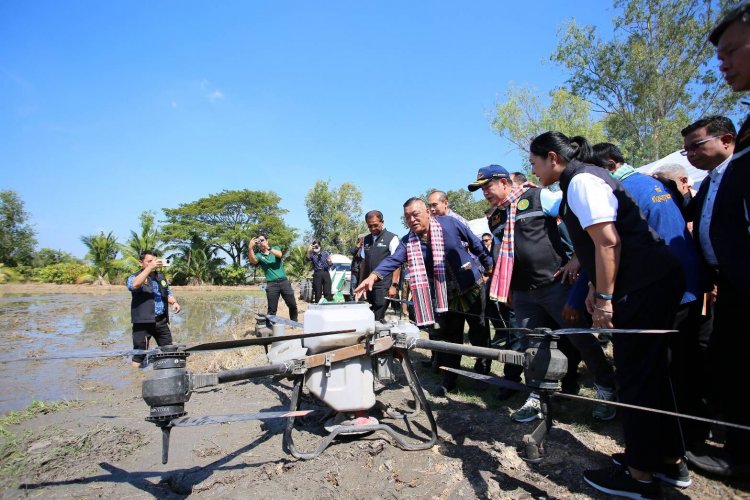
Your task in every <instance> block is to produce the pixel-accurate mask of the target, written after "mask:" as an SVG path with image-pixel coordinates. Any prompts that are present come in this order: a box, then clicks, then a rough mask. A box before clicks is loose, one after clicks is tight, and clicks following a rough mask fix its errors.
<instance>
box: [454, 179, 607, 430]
mask: <svg viewBox="0 0 750 500" xmlns="http://www.w3.org/2000/svg"><path fill="white" fill-rule="evenodd" d="M468 188H469V191H476V190H477V189H481V190H482V193H483V194H484V198H485V199H486V200H487V202H488V203H489V204H490V206H493V207H495V211H494V212H493V213H492V215H491V216H490V217H489V226H490V230H491V232H492V234H493V245H492V254H493V257H494V258H495V269H494V272H493V274H492V280H491V281H490V286H489V298H490V300H494V301H498V302H505V303H507V302H509V301H510V298H511V291H512V295H513V301H512V306H513V309H514V311H515V315H516V325H517V326H518V327H520V328H538V327H548V328H561V327H562V326H563V318H562V310H563V307H564V306H565V303H566V301H567V298H568V294H569V283H570V282H572V281H574V280H575V279H576V278H577V275H578V267H579V266H578V263H577V261H576V260H575V259H570V258H569V257H568V255H567V254H566V248H565V245H564V244H563V240H562V238H561V236H560V231H559V229H558V227H557V215H558V210H559V207H560V200H561V198H562V196H561V194H562V193H553V192H551V191H549V190H548V189H541V188H539V187H537V186H535V185H533V184H531V183H528V182H525V183H523V184H521V185H519V186H514V185H513V183H512V181H511V179H510V175H509V174H508V171H507V170H505V168H503V167H501V166H500V165H489V166H486V167H483V168H480V169H479V171H478V172H477V178H476V181H474V182H473V183H471V184H469V186H468ZM572 326H585V324H584V323H582V322H581V320H579V321H578V322H576V323H575V324H573V325H572ZM515 340H516V342H515V344H516V345H513V346H512V347H513V348H518V349H522V348H523V347H525V346H524V345H523V342H521V341H522V340H523V339H515ZM568 340H569V341H570V343H571V344H572V345H573V346H575V349H577V350H578V351H579V352H580V355H581V357H582V358H583V359H584V361H585V362H586V365H587V366H588V367H589V370H591V372H592V373H593V375H594V379H595V381H596V387H597V397H598V398H599V399H604V400H612V399H614V387H615V381H614V371H613V369H612V365H611V364H610V363H609V362H608V361H607V359H606V357H605V356H604V351H603V350H602V347H601V344H600V343H599V341H598V340H597V339H596V337H594V336H593V335H592V334H585V335H571V336H569V337H567V338H566V339H565V340H563V341H561V342H560V347H561V349H563V352H566V351H567V352H566V353H569V354H570V356H569V357H577V356H574V355H575V354H577V353H575V352H574V351H573V349H572V348H571V346H570V345H569V344H567V341H568ZM521 371H522V370H521V368H520V367H513V366H508V365H506V367H505V377H506V378H507V379H509V380H512V381H520V379H521ZM565 389H566V390H568V391H570V392H577V389H578V388H577V386H576V385H574V386H573V387H566V388H565ZM510 395H512V392H509V391H501V392H500V393H498V398H500V399H505V398H507V397H509V396H510ZM593 416H594V418H596V419H598V420H611V419H612V418H614V417H615V411H614V408H612V407H611V406H605V405H596V406H595V407H594V410H593ZM511 418H512V419H513V420H516V421H517V422H530V421H532V420H535V419H538V418H542V416H541V404H540V402H539V398H538V396H536V395H535V394H532V395H531V396H530V397H529V399H528V400H527V401H526V403H525V404H524V405H523V407H522V408H521V409H519V410H518V411H517V412H515V413H513V415H511Z"/></svg>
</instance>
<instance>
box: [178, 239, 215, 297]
mask: <svg viewBox="0 0 750 500" xmlns="http://www.w3.org/2000/svg"><path fill="white" fill-rule="evenodd" d="M170 251H171V252H173V253H172V254H171V258H172V264H171V267H170V273H171V274H172V281H173V282H174V283H175V284H181V285H203V284H206V283H213V282H214V279H215V278H216V277H217V274H218V272H219V268H220V267H221V265H222V264H224V260H223V259H220V258H218V257H217V256H216V249H211V248H210V246H209V245H208V244H207V243H206V242H205V241H203V240H202V239H201V238H200V237H197V236H195V237H193V238H192V240H191V241H190V243H188V244H177V245H172V246H170V247H168V250H167V252H170Z"/></svg>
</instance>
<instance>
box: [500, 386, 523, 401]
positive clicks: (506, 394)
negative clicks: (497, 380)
mask: <svg viewBox="0 0 750 500" xmlns="http://www.w3.org/2000/svg"><path fill="white" fill-rule="evenodd" d="M517 393H518V391H517V390H515V389H508V388H507V387H501V388H499V389H498V390H497V392H496V393H495V399H497V400H499V401H505V400H506V399H510V398H512V397H513V396H515V395H516V394H517Z"/></svg>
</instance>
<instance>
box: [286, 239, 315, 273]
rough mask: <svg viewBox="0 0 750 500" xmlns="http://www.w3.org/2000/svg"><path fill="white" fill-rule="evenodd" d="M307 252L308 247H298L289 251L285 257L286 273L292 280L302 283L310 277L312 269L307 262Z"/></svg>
mask: <svg viewBox="0 0 750 500" xmlns="http://www.w3.org/2000/svg"><path fill="white" fill-rule="evenodd" d="M306 252H307V246H306V245H298V246H294V247H292V248H291V249H289V252H287V253H286V255H284V271H286V274H287V276H289V278H290V279H291V280H294V281H302V280H303V279H305V278H307V277H309V276H310V274H311V272H312V268H311V267H310V263H309V262H308V261H307V260H305V253H306Z"/></svg>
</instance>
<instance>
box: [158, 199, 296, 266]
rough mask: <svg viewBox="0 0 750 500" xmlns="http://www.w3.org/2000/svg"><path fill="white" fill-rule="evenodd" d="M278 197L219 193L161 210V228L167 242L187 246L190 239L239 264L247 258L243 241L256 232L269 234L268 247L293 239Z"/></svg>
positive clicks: (255, 234)
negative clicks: (164, 221) (163, 216)
mask: <svg viewBox="0 0 750 500" xmlns="http://www.w3.org/2000/svg"><path fill="white" fill-rule="evenodd" d="M280 201H281V198H280V197H279V196H278V195H277V194H276V193H274V192H272V191H251V190H247V189H245V190H239V191H226V190H225V191H222V192H221V193H219V194H212V195H209V196H207V197H205V198H201V199H199V200H197V201H193V202H190V203H185V204H181V205H180V206H179V207H178V208H174V209H169V208H165V209H164V214H165V215H166V219H167V220H166V223H165V224H164V225H163V226H162V232H163V237H164V238H165V240H167V241H173V242H177V243H181V244H186V245H190V243H191V242H192V241H193V240H194V238H199V239H200V240H201V241H203V242H205V244H206V248H207V250H208V253H209V254H210V255H207V256H206V257H207V258H208V259H209V260H210V258H212V257H211V256H213V251H214V250H218V251H221V252H224V253H225V254H226V255H227V256H228V257H229V258H230V260H231V263H232V264H236V265H242V259H243V258H247V241H248V240H249V239H250V238H252V237H254V236H257V235H258V234H259V233H265V234H268V235H269V239H270V240H271V242H272V244H274V245H280V246H282V247H286V246H288V245H289V244H290V243H291V242H292V240H293V239H294V237H295V231H294V229H293V228H290V227H287V226H286V224H285V223H284V220H283V219H282V216H283V215H284V214H285V213H286V212H287V211H286V210H284V209H282V208H280V207H279V202H280Z"/></svg>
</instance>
